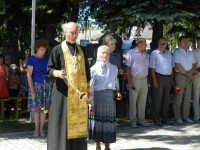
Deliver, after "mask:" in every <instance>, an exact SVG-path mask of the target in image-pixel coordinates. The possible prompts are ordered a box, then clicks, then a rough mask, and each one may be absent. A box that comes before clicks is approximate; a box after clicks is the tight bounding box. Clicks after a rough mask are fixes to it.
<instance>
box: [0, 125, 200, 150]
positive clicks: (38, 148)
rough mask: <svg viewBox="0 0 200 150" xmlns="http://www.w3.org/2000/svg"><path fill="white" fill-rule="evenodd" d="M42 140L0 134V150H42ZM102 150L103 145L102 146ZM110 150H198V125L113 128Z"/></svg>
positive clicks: (29, 134) (92, 148)
mask: <svg viewBox="0 0 200 150" xmlns="http://www.w3.org/2000/svg"><path fill="white" fill-rule="evenodd" d="M46 142H47V140H46V138H35V137H33V132H21V133H10V134H0V150H46V149H47V147H46ZM102 149H104V145H103V144H102ZM111 149H112V150H198V149H200V124H199V122H198V123H190V124H188V123H184V124H183V125H173V126H163V127H157V126H154V125H152V124H150V127H138V128H131V127H130V126H129V124H127V123H126V124H123V125H118V126H117V142H116V143H113V144H111ZM88 150H95V143H94V141H88Z"/></svg>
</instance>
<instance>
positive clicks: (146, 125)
mask: <svg viewBox="0 0 200 150" xmlns="http://www.w3.org/2000/svg"><path fill="white" fill-rule="evenodd" d="M137 125H139V126H142V127H149V125H148V124H146V123H144V122H138V123H137Z"/></svg>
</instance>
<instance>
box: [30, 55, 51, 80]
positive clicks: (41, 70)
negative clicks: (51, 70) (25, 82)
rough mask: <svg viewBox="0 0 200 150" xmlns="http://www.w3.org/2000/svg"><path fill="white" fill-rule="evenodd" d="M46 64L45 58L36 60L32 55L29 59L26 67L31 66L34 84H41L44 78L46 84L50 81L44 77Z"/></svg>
mask: <svg viewBox="0 0 200 150" xmlns="http://www.w3.org/2000/svg"><path fill="white" fill-rule="evenodd" d="M47 63H48V57H47V56H45V57H44V58H37V57H35V56H34V55H33V56H31V57H29V59H28V62H27V65H28V66H33V73H32V78H33V82H34V83H35V82H36V83H43V82H44V78H45V79H46V82H49V81H50V79H49V78H48V77H46V76H45V75H46V74H47Z"/></svg>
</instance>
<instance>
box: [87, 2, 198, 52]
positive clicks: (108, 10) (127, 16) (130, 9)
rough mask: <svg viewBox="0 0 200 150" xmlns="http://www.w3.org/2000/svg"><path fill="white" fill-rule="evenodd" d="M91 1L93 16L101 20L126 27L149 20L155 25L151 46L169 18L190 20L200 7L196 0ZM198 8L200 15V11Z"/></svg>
mask: <svg viewBox="0 0 200 150" xmlns="http://www.w3.org/2000/svg"><path fill="white" fill-rule="evenodd" d="M89 3H90V5H91V13H92V16H94V18H96V19H97V21H98V22H103V23H105V24H109V23H111V22H114V23H115V24H117V25H118V27H119V28H123V29H125V28H127V27H131V26H132V25H133V24H136V25H145V23H150V24H151V25H152V28H153V35H152V41H153V43H152V49H155V48H157V41H158V39H159V38H160V37H162V36H163V25H164V24H166V23H167V22H168V21H172V22H178V21H182V22H183V21H188V20H190V19H191V18H194V17H195V14H194V12H195V10H198V9H199V6H198V5H197V4H199V2H198V1H197V0H192V1H187V0H134V1H129V0H101V1H98V0H92V1H90V2H89ZM193 8H195V10H194V9H193ZM193 10H194V11H193ZM196 12H198V16H200V13H199V11H196Z"/></svg>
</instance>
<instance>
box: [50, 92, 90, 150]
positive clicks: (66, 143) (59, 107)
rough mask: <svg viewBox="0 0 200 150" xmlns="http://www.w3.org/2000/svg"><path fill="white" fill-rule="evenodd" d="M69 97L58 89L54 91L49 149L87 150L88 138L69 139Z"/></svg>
mask: <svg viewBox="0 0 200 150" xmlns="http://www.w3.org/2000/svg"><path fill="white" fill-rule="evenodd" d="M66 106H67V98H66V97H65V96H64V95H62V94H61V93H60V92H58V91H57V90H56V89H53V91H52V103H51V108H50V116H49V124H48V139H47V149H48V150H87V142H86V138H77V139H70V140H68V139H67V130H66V125H67V117H66V116H67V109H66Z"/></svg>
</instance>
